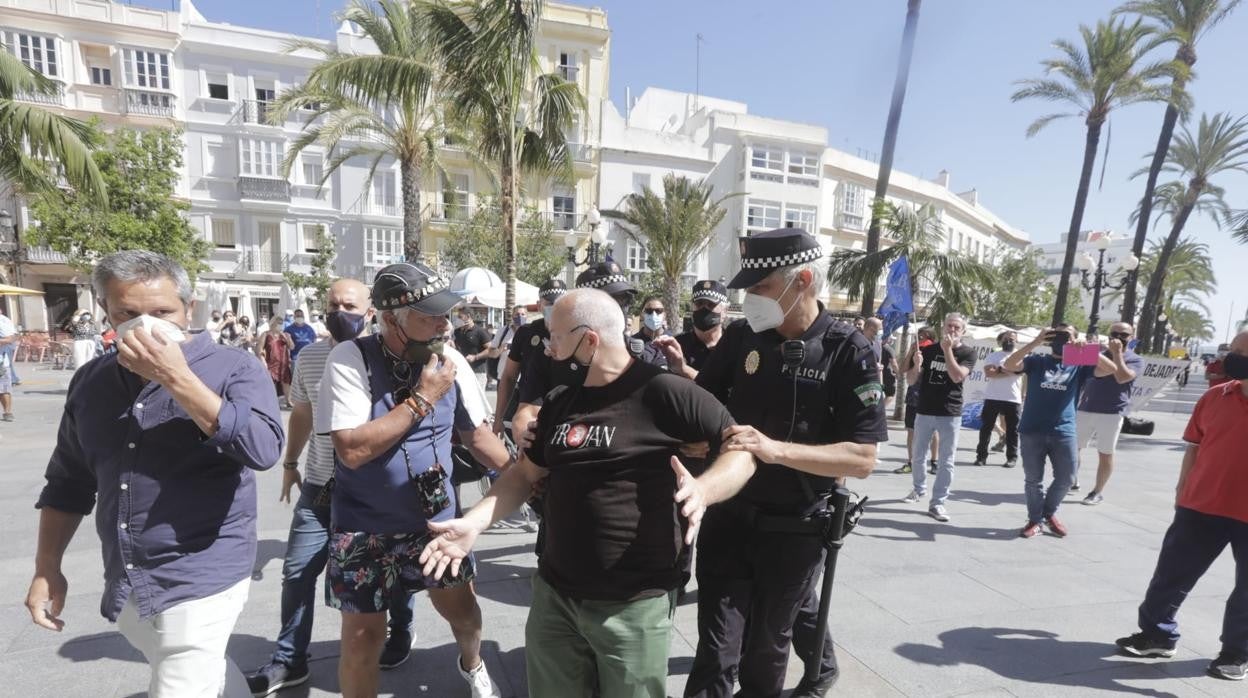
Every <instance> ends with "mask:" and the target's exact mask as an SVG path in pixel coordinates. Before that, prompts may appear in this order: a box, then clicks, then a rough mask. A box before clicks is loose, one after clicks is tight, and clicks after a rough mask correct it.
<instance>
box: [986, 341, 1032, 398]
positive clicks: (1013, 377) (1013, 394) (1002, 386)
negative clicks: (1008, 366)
mask: <svg viewBox="0 0 1248 698" xmlns="http://www.w3.org/2000/svg"><path fill="white" fill-rule="evenodd" d="M1013 353H1014V352H1012V351H994V352H992V353H991V354H989V355H988V356H987V358H985V359H984V367H985V368H987V367H988V366H996V367H997V368H1001V364H1003V363H1005V360H1006V359H1008V358H1009V356H1010V354H1013ZM984 399H985V400H1000V401H1001V402H1013V403H1022V401H1023V374H1021V373H1014V374H1010V377H1009V378H993V377H991V376H989V377H988V385H987V387H985V388H984Z"/></svg>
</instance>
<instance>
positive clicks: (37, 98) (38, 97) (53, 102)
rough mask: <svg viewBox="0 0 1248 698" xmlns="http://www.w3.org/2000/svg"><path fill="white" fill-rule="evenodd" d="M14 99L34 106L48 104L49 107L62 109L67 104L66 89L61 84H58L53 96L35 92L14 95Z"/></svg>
mask: <svg viewBox="0 0 1248 698" xmlns="http://www.w3.org/2000/svg"><path fill="white" fill-rule="evenodd" d="M13 99H16V100H18V101H19V102H31V103H32V104H46V105H48V106H53V107H60V106H64V104H65V87H64V86H63V85H61V83H59V82H58V83H56V92H53V93H52V94H39V93H35V92H20V93H18V94H15V95H13Z"/></svg>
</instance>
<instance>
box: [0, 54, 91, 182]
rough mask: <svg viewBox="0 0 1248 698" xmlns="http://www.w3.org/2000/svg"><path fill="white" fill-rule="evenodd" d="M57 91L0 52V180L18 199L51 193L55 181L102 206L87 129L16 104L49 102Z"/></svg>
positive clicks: (52, 84)
mask: <svg viewBox="0 0 1248 698" xmlns="http://www.w3.org/2000/svg"><path fill="white" fill-rule="evenodd" d="M59 90H60V86H59V85H58V84H57V83H56V82H55V81H53V80H49V79H48V78H46V77H44V76H43V75H40V74H39V73H37V72H35V71H34V70H31V69H30V68H28V67H26V65H25V64H24V63H22V62H21V61H20V60H18V59H17V58H16V57H15V56H13V54H11V53H9V52H8V51H7V50H3V48H2V47H0V179H4V180H6V181H7V182H9V183H10V185H11V186H13V188H14V189H16V190H17V191H19V192H21V193H26V194H34V193H40V192H55V191H57V190H58V187H57V175H58V174H60V175H62V176H64V178H65V181H66V182H68V183H69V185H70V186H71V187H73V188H74V190H75V191H76V192H77V193H78V194H79V195H81V196H86V197H90V198H91V199H92V200H94V201H95V202H96V203H98V204H100V205H104V204H106V203H107V202H108V193H107V191H106V187H105V185H104V178H103V177H102V176H100V170H99V169H98V168H97V167H96V165H95V161H94V160H93V159H92V158H91V151H92V150H93V149H94V148H95V147H96V146H98V145H99V144H100V142H101V140H100V137H99V134H98V133H97V132H96V129H95V128H94V127H93V126H91V125H90V124H88V123H86V122H83V121H79V120H77V119H71V118H68V117H65V116H61V115H60V114H54V113H52V112H50V111H47V110H46V109H41V108H39V107H36V106H33V105H30V104H23V103H21V102H18V101H17V98H18V96H20V95H43V96H52V95H56V94H59Z"/></svg>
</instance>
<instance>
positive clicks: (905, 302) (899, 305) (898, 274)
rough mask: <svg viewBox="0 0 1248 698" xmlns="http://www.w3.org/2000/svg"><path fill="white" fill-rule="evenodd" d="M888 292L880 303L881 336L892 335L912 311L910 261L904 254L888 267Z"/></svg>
mask: <svg viewBox="0 0 1248 698" xmlns="http://www.w3.org/2000/svg"><path fill="white" fill-rule="evenodd" d="M887 287H888V293H887V294H886V295H885V296H884V302H883V303H881V304H880V310H879V313H878V314H879V316H880V317H881V318H883V319H884V333H883V335H882V336H883V337H890V336H892V334H893V332H894V331H896V330H897V328H898V327H901V326H902V325H904V324H906V322H907V317H908V315H909V314H910V313H913V312H914V296H913V294H911V292H910V262H908V261H907V260H906V258H905V256H901V257H898V258H897V261H895V262H893V263H892V264H890V265H889V267H888V286H887Z"/></svg>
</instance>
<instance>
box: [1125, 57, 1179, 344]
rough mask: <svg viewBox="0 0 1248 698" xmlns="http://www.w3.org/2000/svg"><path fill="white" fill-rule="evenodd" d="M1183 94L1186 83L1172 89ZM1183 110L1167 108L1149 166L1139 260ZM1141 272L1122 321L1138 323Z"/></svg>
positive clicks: (1132, 277)
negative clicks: (1157, 192)
mask: <svg viewBox="0 0 1248 698" xmlns="http://www.w3.org/2000/svg"><path fill="white" fill-rule="evenodd" d="M1182 90H1183V81H1182V80H1178V79H1176V80H1175V81H1174V85H1173V86H1172V87H1171V90H1170V91H1171V94H1174V93H1175V92H1178V91H1182ZM1178 120H1179V110H1178V109H1177V108H1175V106H1174V104H1173V103H1171V104H1168V105H1167V106H1166V115H1165V117H1164V118H1163V119H1162V120H1161V134H1160V135H1158V136H1157V148H1156V150H1154V151H1153V161H1152V162H1151V163H1150V164H1149V166H1148V181H1147V182H1145V183H1144V198H1143V199H1141V200H1140V218H1139V220H1138V221H1136V223H1135V240H1134V242H1133V243H1132V244H1131V252H1132V253H1133V254H1134V255H1135V258H1136V259H1140V258H1142V257H1143V256H1144V242H1145V241H1146V240H1147V239H1148V224H1149V223H1150V222H1151V221H1150V219H1151V218H1152V214H1153V192H1154V190H1156V188H1157V178H1158V177H1159V176H1160V175H1161V166H1162V165H1163V164H1165V162H1166V153H1167V152H1169V151H1170V138H1171V137H1172V136H1173V135H1174V125H1175V124H1176V123H1178ZM1139 273H1140V272H1139V269H1138V268H1137V269H1133V270H1131V271H1129V272H1127V280H1126V286H1125V287H1124V288H1123V292H1122V321H1123V322H1126V323H1133V322H1135V305H1136V283H1137V282H1136V279H1138V278H1139V277H1138V274H1139Z"/></svg>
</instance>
